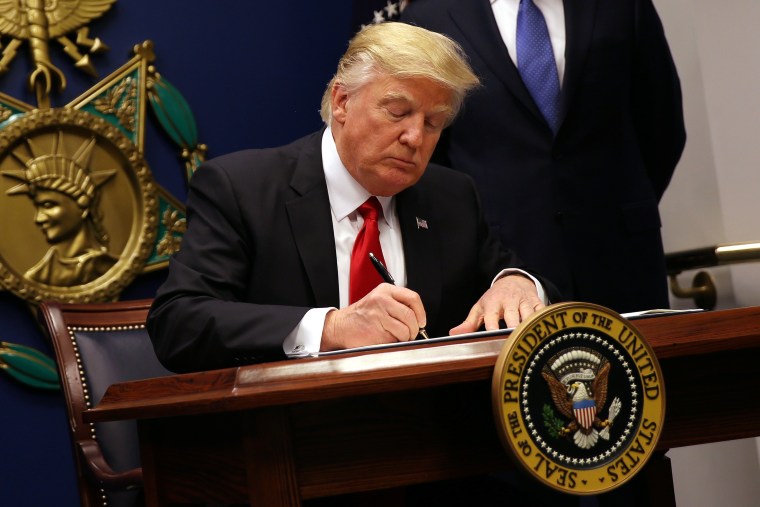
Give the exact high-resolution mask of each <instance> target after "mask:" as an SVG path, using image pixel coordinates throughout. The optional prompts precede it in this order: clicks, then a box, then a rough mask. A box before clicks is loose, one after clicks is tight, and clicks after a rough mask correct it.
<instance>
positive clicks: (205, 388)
mask: <svg viewBox="0 0 760 507" xmlns="http://www.w3.org/2000/svg"><path fill="white" fill-rule="evenodd" d="M635 325H636V327H638V328H639V329H640V330H641V332H642V333H643V334H644V336H646V337H647V338H648V340H649V342H650V343H651V345H652V347H653V348H654V351H655V353H656V354H657V356H658V358H659V360H660V364H661V366H662V370H663V375H664V377H665V387H666V392H667V411H666V418H665V426H664V429H663V435H662V438H661V440H660V445H659V448H660V449H668V448H671V447H678V446H685V445H693V444H702V443H707V442H715V441H721V440H731V439H736V438H745V437H751V436H758V435H760V396H757V394H756V393H757V392H758V390H759V389H760V375H758V374H757V369H758V366H757V365H758V364H760V307H753V308H742V309H734V310H726V311H717V312H705V313H696V314H684V315H673V316H664V317H654V318H648V319H641V320H636V321H635ZM504 340H505V338H484V339H480V340H477V341H467V342H450V343H442V344H436V345H433V344H428V345H420V346H413V347H404V348H400V349H390V350H385V351H375V352H371V353H364V354H361V355H357V354H345V355H339V356H330V357H322V358H312V359H304V360H291V361H283V362H277V363H269V364H263V365H252V366H246V367H240V368H232V369H226V370H217V371H210V372H203V373H197V374H188V375H177V376H173V377H166V378H160V379H153V380H146V381H139V382H129V383H124V384H118V385H114V386H111V388H110V389H109V390H108V392H107V393H106V395H105V396H104V398H103V400H102V401H101V403H100V405H98V406H97V407H95V408H94V409H92V410H90V411H88V412H86V413H85V416H84V418H85V420H86V421H92V422H104V421H112V420H121V419H138V426H139V432H140V441H141V452H142V461H143V471H144V475H145V481H146V484H145V491H146V498H147V500H148V504H149V505H166V504H168V503H171V502H179V503H181V502H202V501H215V502H228V503H234V502H238V503H240V502H247V501H250V502H251V504H255V505H265V506H273V505H300V501H301V500H302V499H309V498H316V497H323V496H331V495H336V494H343V493H351V492H358V491H365V490H373V489H379V488H387V487H392V486H400V485H407V484H415V483H421V482H429V481H435V480H441V479H447V478H452V477H457V476H463V475H470V474H474V473H483V472H487V471H493V470H503V469H509V468H511V467H512V465H511V463H510V461H509V457H508V456H507V454H506V451H505V450H504V449H503V448H502V446H501V444H500V442H499V440H498V437H497V435H496V431H495V429H494V423H493V418H492V413H491V402H490V382H491V375H492V373H493V368H494V364H495V361H496V358H497V356H498V354H499V352H500V350H501V348H502V345H503V344H504Z"/></svg>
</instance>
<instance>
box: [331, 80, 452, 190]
mask: <svg viewBox="0 0 760 507" xmlns="http://www.w3.org/2000/svg"><path fill="white" fill-rule="evenodd" d="M332 99H333V122H332V125H331V127H332V131H333V136H334V138H335V144H336V146H337V148H338V154H339V155H340V159H341V161H342V162H343V165H345V166H346V168H347V169H348V171H349V172H350V173H351V175H352V176H353V177H354V179H356V181H358V182H359V183H360V184H361V185H362V186H363V187H364V188H365V189H367V191H369V192H370V193H371V194H373V195H383V196H390V195H395V194H397V193H399V192H400V191H402V190H404V189H405V188H407V187H410V186H412V185H414V184H415V183H416V182H417V180H419V179H420V177H421V176H422V173H424V172H425V168H426V167H427V164H428V162H429V161H430V157H431V156H432V154H433V149H434V148H435V144H436V143H437V142H438V138H439V137H440V136H441V130H443V127H444V126H445V124H446V121H447V120H448V119H449V117H450V115H451V107H450V104H451V92H450V91H449V90H448V89H446V88H444V87H442V86H441V85H439V84H437V83H435V82H434V81H431V80H429V79H425V78H409V79H397V78H392V77H387V76H378V77H376V78H374V79H373V80H371V81H370V82H369V83H368V84H366V85H364V86H362V87H361V88H360V89H359V90H356V91H355V92H353V93H351V94H350V95H349V94H348V93H347V91H346V89H345V88H344V87H343V86H342V85H340V84H336V85H335V86H334V87H333V90H332Z"/></svg>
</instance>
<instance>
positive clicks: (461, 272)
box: [148, 133, 558, 371]
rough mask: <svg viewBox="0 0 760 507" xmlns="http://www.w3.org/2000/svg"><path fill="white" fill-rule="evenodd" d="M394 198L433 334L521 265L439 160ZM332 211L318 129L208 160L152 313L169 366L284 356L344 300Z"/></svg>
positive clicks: (411, 274) (412, 281)
mask: <svg viewBox="0 0 760 507" xmlns="http://www.w3.org/2000/svg"><path fill="white" fill-rule="evenodd" d="M396 206H397V212H398V217H399V221H400V225H401V234H402V238H403V245H404V256H405V259H406V269H407V286H408V287H409V288H411V289H412V290H415V291H416V292H418V293H419V294H420V296H421V298H422V301H423V303H424V305H425V310H426V313H427V318H428V321H427V329H428V331H429V332H430V333H431V335H432V336H441V335H446V334H448V330H449V329H450V328H451V327H453V326H455V325H457V324H459V323H460V322H461V321H463V320H464V319H465V317H466V316H467V313H468V312H469V310H470V308H471V307H472V305H473V304H474V303H475V302H476V301H477V300H478V298H479V297H480V296H481V295H482V293H483V292H485V290H486V289H487V288H488V287H489V284H490V282H491V280H492V278H493V276H495V275H496V273H498V271H499V270H500V269H502V268H505V267H521V268H524V266H523V265H522V264H521V262H520V261H519V260H518V259H517V258H516V257H515V256H514V255H513V254H512V253H510V252H507V251H505V250H504V249H503V247H501V245H500V244H499V243H498V241H497V240H496V239H495V237H494V236H492V235H491V234H490V233H489V228H488V226H487V224H486V223H485V220H484V218H483V215H482V211H481V208H480V204H479V201H478V196H477V194H476V191H475V187H474V184H473V183H472V180H471V179H470V178H469V177H467V176H465V175H463V174H461V173H458V172H455V171H452V170H450V169H446V168H442V167H438V166H435V165H431V166H430V167H428V169H427V171H426V172H425V174H424V175H423V177H422V178H421V179H420V181H419V182H418V183H417V184H416V185H415V186H413V187H411V188H409V189H407V190H405V191H403V192H401V193H400V194H398V196H397V200H396ZM330 214H331V211H330V204H329V201H328V195H327V186H326V184H325V179H324V172H323V169H322V155H321V133H316V134H312V135H311V136H308V137H305V138H303V139H300V140H298V141H295V142H294V143H292V144H290V145H287V146H284V147H280V148H273V149H265V150H248V151H242V152H237V153H233V154H230V155H226V156H223V157H219V158H217V159H214V160H211V161H209V162H207V163H206V164H204V165H203V166H202V167H201V168H199V169H198V171H197V172H196V173H195V175H194V176H193V178H192V180H191V185H190V192H189V196H188V201H187V216H188V230H187V233H186V234H185V236H184V239H183V240H182V249H181V251H180V252H179V253H178V254H176V255H175V256H174V257H173V258H172V260H171V262H170V268H169V275H168V279H167V280H166V282H165V283H164V284H163V286H162V287H161V288H160V289H159V291H158V295H157V297H156V299H155V302H154V305H153V307H152V308H151V312H150V315H149V317H148V329H149V332H150V336H151V338H152V340H153V343H154V347H155V349H156V353H157V355H158V357H159V359H160V360H161V362H162V363H163V364H164V365H165V366H166V367H167V368H169V369H171V370H173V371H189V370H202V369H211V368H218V367H226V366H235V365H238V364H242V363H250V362H257V361H266V360H272V359H282V358H284V357H285V356H284V354H283V350H282V343H283V340H284V338H285V336H286V335H287V334H288V333H290V331H292V330H293V328H294V327H295V326H296V324H297V323H298V322H299V321H300V320H301V318H302V317H303V315H304V314H305V313H306V312H307V311H308V310H309V309H310V308H313V307H329V306H335V307H337V306H338V298H339V296H338V274H337V273H338V272H337V260H336V254H335V242H334V239H333V231H332V222H331V218H330ZM417 218H419V219H422V220H425V221H426V222H427V228H424V227H422V228H421V227H418V225H417ZM544 284H545V286H546V287H547V289H548V294H549V296H550V297H551V298H552V299H553V300H554V301H556V300H557V299H558V294H557V293H556V291H554V290H553V288H552V287H551V286H550V285H549V284H548V283H547V282H546V281H544Z"/></svg>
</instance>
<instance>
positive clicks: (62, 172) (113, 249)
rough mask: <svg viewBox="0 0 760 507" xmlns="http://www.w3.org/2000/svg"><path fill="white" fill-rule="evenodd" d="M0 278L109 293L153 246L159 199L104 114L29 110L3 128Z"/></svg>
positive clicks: (33, 295)
mask: <svg viewBox="0 0 760 507" xmlns="http://www.w3.org/2000/svg"><path fill="white" fill-rule="evenodd" d="M0 174H2V176H3V181H2V182H1V183H0V185H2V186H0V188H1V189H2V196H1V197H0V216H2V217H3V221H4V222H5V223H6V224H12V225H13V226H12V227H8V226H6V227H4V228H5V230H6V233H5V240H4V241H3V243H2V245H1V246H0V276H1V277H2V280H3V285H4V286H5V287H6V288H7V289H9V290H11V291H12V292H14V293H16V294H17V295H19V296H20V297H23V298H25V299H27V300H30V301H33V302H37V301H41V300H44V299H55V300H65V301H102V300H109V299H115V298H116V297H117V296H118V294H119V293H120V292H121V291H122V290H123V289H124V287H126V286H127V285H128V284H129V283H130V282H131V281H132V280H133V279H134V277H135V276H136V275H137V274H138V273H140V272H141V271H142V268H143V264H144V263H145V261H146V260H147V259H148V256H149V255H150V253H151V250H152V248H153V241H154V238H155V234H156V225H157V200H156V196H155V189H154V186H153V182H152V178H151V174H150V171H149V169H148V167H147V165H146V163H145V161H144V160H143V158H142V155H141V153H140V151H139V150H137V148H136V147H135V146H134V145H133V144H132V143H131V142H130V141H129V140H128V139H127V138H126V137H125V136H124V135H123V134H122V133H121V132H120V131H119V129H118V128H116V127H114V126H113V125H111V124H110V123H108V122H107V121H106V120H105V119H103V118H97V117H94V116H92V115H90V114H87V113H84V112H81V111H78V110H76V109H48V110H41V111H32V112H30V113H29V114H26V115H24V116H23V117H22V118H20V119H18V120H16V121H14V122H13V123H12V124H10V125H9V126H7V127H6V128H4V129H3V130H2V131H0Z"/></svg>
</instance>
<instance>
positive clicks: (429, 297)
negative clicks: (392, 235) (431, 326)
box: [396, 186, 443, 322]
mask: <svg viewBox="0 0 760 507" xmlns="http://www.w3.org/2000/svg"><path fill="white" fill-rule="evenodd" d="M396 212H397V213H398V218H399V224H400V226H401V237H402V238H403V241H404V257H405V259H406V282H407V283H406V285H407V287H408V288H410V289H412V290H414V291H415V292H417V293H418V294H419V295H420V298H421V299H422V303H423V304H424V305H425V313H426V314H427V319H428V322H434V321H436V320H437V318H438V313H439V309H440V305H441V294H442V291H443V285H442V278H441V276H442V271H441V258H440V255H439V252H440V248H442V247H443V242H442V241H441V233H442V231H440V230H439V229H438V225H439V224H437V223H436V222H435V216H434V215H433V213H432V208H431V207H430V205H429V202H428V200H427V199H426V198H424V197H423V196H422V195H421V193H420V192H419V188H418V187H417V186H414V187H412V188H409V189H407V190H404V191H403V192H401V193H400V194H398V196H397V197H396Z"/></svg>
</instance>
